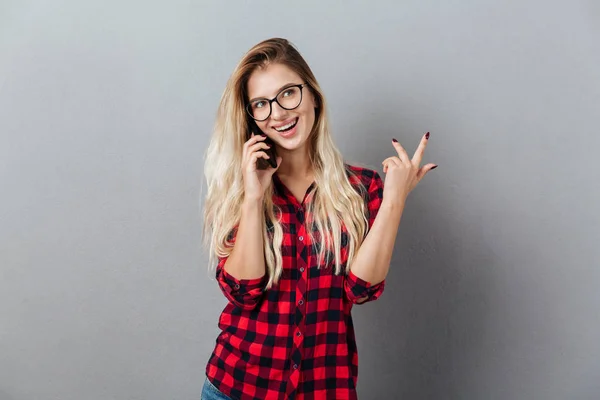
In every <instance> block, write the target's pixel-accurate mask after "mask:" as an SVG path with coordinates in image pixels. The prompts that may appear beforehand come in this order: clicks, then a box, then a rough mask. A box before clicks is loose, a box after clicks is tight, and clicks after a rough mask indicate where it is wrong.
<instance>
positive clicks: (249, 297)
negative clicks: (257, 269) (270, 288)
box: [217, 268, 267, 309]
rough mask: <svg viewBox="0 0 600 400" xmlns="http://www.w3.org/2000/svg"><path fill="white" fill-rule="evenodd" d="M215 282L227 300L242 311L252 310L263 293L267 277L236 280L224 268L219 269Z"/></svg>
mask: <svg viewBox="0 0 600 400" xmlns="http://www.w3.org/2000/svg"><path fill="white" fill-rule="evenodd" d="M217 280H218V282H219V286H220V288H221V290H222V291H223V294H224V295H225V297H227V299H228V300H230V301H231V302H232V303H234V304H235V305H237V306H238V307H241V308H243V309H253V308H254V307H255V306H256V304H257V303H258V300H259V299H260V297H261V295H262V293H263V290H264V287H265V284H266V281H267V275H266V274H265V275H264V276H262V277H260V278H255V279H236V278H234V277H233V276H231V275H230V274H228V273H227V271H225V268H219V269H218V270H217Z"/></svg>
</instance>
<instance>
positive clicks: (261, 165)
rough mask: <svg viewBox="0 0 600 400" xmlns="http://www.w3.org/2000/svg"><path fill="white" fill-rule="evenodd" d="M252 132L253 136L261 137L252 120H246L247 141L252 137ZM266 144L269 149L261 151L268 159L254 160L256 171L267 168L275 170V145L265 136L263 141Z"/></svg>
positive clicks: (261, 133) (260, 132)
mask: <svg viewBox="0 0 600 400" xmlns="http://www.w3.org/2000/svg"><path fill="white" fill-rule="evenodd" d="M253 132H254V134H255V135H263V132H262V131H261V130H260V128H259V127H258V125H256V122H255V121H254V120H253V119H248V139H250V137H251V136H252V133H253ZM263 142H265V143H266V144H268V145H270V146H271V147H270V148H268V149H262V150H263V151H264V152H265V153H267V154H268V155H269V158H268V159H264V158H262V157H259V158H258V159H257V160H256V168H257V169H267V168H269V167H273V168H277V153H276V152H275V143H274V142H273V141H272V140H271V139H270V138H269V137H268V136H267V138H266V139H265V140H263Z"/></svg>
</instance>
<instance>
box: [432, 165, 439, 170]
mask: <svg viewBox="0 0 600 400" xmlns="http://www.w3.org/2000/svg"><path fill="white" fill-rule="evenodd" d="M437 167H438V166H437V165H434V166H433V167H431V169H436V168H437ZM430 171H431V170H430Z"/></svg>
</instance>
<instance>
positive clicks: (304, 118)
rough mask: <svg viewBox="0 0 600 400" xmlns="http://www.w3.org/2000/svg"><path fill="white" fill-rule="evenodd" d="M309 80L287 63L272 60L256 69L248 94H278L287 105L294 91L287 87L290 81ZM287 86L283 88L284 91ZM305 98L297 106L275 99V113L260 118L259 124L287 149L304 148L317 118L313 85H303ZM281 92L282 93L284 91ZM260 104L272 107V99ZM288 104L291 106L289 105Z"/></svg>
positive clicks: (254, 96)
mask: <svg viewBox="0 0 600 400" xmlns="http://www.w3.org/2000/svg"><path fill="white" fill-rule="evenodd" d="M302 83H305V81H304V80H303V79H302V78H300V76H299V75H298V74H297V73H295V72H294V71H292V70H291V69H290V68H288V67H287V66H285V65H283V64H270V65H268V66H267V67H266V68H259V69H256V70H255V71H254V72H253V73H252V74H251V75H250V78H249V79H248V87H247V90H248V98H249V99H250V101H251V102H252V101H254V100H256V99H267V100H270V99H273V98H274V97H275V96H278V95H279V97H278V100H280V101H281V102H282V103H283V104H284V106H286V103H285V101H286V100H285V99H286V97H287V96H289V95H290V93H291V92H292V91H285V89H286V88H287V87H288V86H290V85H298V84H302ZM282 90H283V92H282ZM301 90H302V102H301V103H300V105H299V106H298V107H297V108H294V109H293V110H286V109H285V108H282V107H281V106H280V105H279V104H278V103H277V102H276V101H274V102H272V103H271V115H270V116H269V117H268V118H267V119H266V120H264V121H256V124H257V125H258V127H259V128H260V129H261V130H262V131H263V132H264V133H265V134H266V135H267V136H268V137H269V138H270V139H271V140H273V142H275V144H276V146H278V147H280V148H283V149H286V150H298V149H301V148H304V146H305V144H306V143H307V140H308V137H309V135H310V132H311V130H312V127H313V125H314V122H315V99H314V96H313V95H312V92H311V91H310V88H309V87H308V86H307V85H305V86H304V87H303V88H302V89H301ZM280 93H281V94H280ZM267 100H265V101H263V102H260V103H254V104H258V105H260V106H262V107H266V108H267V110H268V107H269V105H268V101H267ZM286 108H289V107H287V106H286Z"/></svg>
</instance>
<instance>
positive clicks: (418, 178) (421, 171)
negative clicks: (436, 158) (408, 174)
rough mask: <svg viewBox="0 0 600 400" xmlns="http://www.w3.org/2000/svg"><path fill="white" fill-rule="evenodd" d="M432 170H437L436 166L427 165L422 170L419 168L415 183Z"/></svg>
mask: <svg viewBox="0 0 600 400" xmlns="http://www.w3.org/2000/svg"><path fill="white" fill-rule="evenodd" d="M434 168H437V164H427V165H424V166H423V167H422V168H419V171H418V172H417V181H420V180H421V179H423V177H424V176H425V175H427V173H428V172H429V171H431V170H432V169H434Z"/></svg>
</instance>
